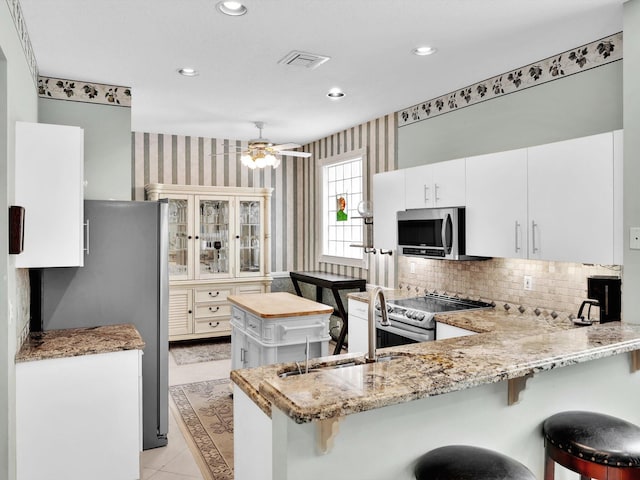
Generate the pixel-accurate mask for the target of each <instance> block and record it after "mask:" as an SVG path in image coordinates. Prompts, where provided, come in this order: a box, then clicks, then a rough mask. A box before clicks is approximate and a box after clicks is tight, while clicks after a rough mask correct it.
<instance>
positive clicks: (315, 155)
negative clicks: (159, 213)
mask: <svg viewBox="0 0 640 480" xmlns="http://www.w3.org/2000/svg"><path fill="white" fill-rule="evenodd" d="M395 138H396V120H395V114H390V115H387V116H385V117H381V118H378V119H375V120H372V121H370V122H367V123H364V124H362V125H358V126H356V127H352V128H349V129H347V130H343V131H341V132H338V133H335V134H333V135H331V136H329V137H326V138H323V139H320V140H317V141H315V142H313V143H311V144H309V145H305V146H304V148H303V150H304V151H307V152H311V153H312V156H311V157H310V158H296V157H283V160H282V163H281V164H280V166H279V167H278V168H277V169H275V170H274V169H264V170H259V169H256V170H253V171H251V170H249V169H247V168H245V167H243V166H241V165H240V158H239V155H234V154H228V153H225V152H227V151H228V149H229V148H228V147H229V146H231V147H240V148H246V146H247V142H244V141H242V142H241V141H235V140H227V139H215V138H203V137H189V136H179V135H168V134H156V133H145V132H133V134H132V155H133V172H132V183H133V192H132V198H134V199H135V200H143V199H144V186H145V185H146V184H147V183H169V184H178V185H213V186H232V187H261V188H262V187H266V188H269V187H271V188H273V189H274V190H273V197H272V204H271V237H272V244H271V250H272V251H271V259H272V265H271V271H272V272H288V271H292V270H293V271H296V270H323V271H327V272H331V273H340V274H345V275H351V276H357V277H365V278H367V280H368V282H369V283H373V284H376V285H386V286H393V285H394V284H395V269H396V259H395V258H394V257H389V256H388V255H384V256H381V255H379V254H375V255H374V254H369V269H368V271H367V270H364V269H360V268H355V267H343V266H338V265H331V264H319V263H318V261H317V249H318V246H319V245H318V243H319V242H318V233H319V232H317V225H318V222H317V221H316V203H317V201H319V199H318V197H317V182H318V181H319V179H317V178H316V177H317V173H316V165H317V162H318V160H320V159H324V158H327V157H331V156H333V155H339V154H342V153H345V152H349V151H352V150H357V149H360V148H366V149H367V154H368V156H367V160H368V164H367V165H365V172H364V173H365V178H366V182H365V185H364V193H365V198H370V193H371V177H372V175H373V174H375V173H378V172H383V171H387V170H394V169H395V168H396V154H395V150H396V144H395Z"/></svg>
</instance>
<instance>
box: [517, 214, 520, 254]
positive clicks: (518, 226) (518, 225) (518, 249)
mask: <svg viewBox="0 0 640 480" xmlns="http://www.w3.org/2000/svg"><path fill="white" fill-rule="evenodd" d="M519 228H520V222H518V220H516V253H518V252H519V251H520V245H518V229H519Z"/></svg>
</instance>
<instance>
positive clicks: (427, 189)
mask: <svg viewBox="0 0 640 480" xmlns="http://www.w3.org/2000/svg"><path fill="white" fill-rule="evenodd" d="M428 192H429V187H428V186H427V184H426V183H425V185H424V201H425V203H427V202H428V201H429V197H428V196H427V193H428Z"/></svg>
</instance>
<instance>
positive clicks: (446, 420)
mask: <svg viewBox="0 0 640 480" xmlns="http://www.w3.org/2000/svg"><path fill="white" fill-rule="evenodd" d="M436 320H438V321H441V322H444V323H449V324H451V325H454V326H458V327H461V328H466V329H473V328H475V329H476V330H477V331H478V333H479V334H478V335H473V336H467V337H460V338H453V339H449V340H442V341H437V342H428V343H420V344H412V345H405V346H400V347H392V348H389V349H383V350H380V351H379V352H380V354H382V355H387V356H391V360H389V361H383V362H379V363H373V364H365V363H364V360H363V355H362V354H359V353H352V354H348V355H341V356H334V357H331V358H327V359H319V360H318V362H317V363H318V364H319V366H322V365H327V366H330V365H331V364H337V363H338V364H339V363H345V362H351V363H355V365H353V366H348V367H344V368H337V369H332V368H323V369H319V370H317V371H313V372H310V373H308V374H304V375H292V376H288V377H285V378H281V377H280V376H279V374H281V373H282V372H286V371H290V370H293V369H294V367H293V366H292V365H286V364H285V365H274V366H265V367H261V368H257V369H251V370H236V371H233V372H232V374H231V378H232V380H233V381H234V382H235V384H236V388H235V392H236V394H235V396H234V408H237V410H236V411H235V413H236V418H237V419H238V422H240V424H242V422H243V421H242V418H250V417H249V416H247V417H245V416H244V412H245V411H251V409H253V410H255V411H258V412H260V413H261V414H262V415H263V417H265V418H267V419H268V417H267V416H266V415H265V414H264V413H263V412H268V411H270V412H271V418H270V421H269V422H268V426H269V427H270V430H269V431H268V432H266V431H265V432H263V434H262V436H260V435H257V436H253V437H252V441H253V442H255V443H256V446H258V445H257V443H259V441H258V440H257V438H262V439H263V442H262V443H263V445H262V447H263V450H264V451H268V458H267V459H265V461H264V462H263V464H262V468H263V474H262V478H265V477H264V470H267V471H272V472H273V473H272V477H271V478H274V479H275V478H277V479H285V480H286V479H293V478H307V479H321V478H324V477H326V475H327V473H328V472H331V475H332V477H334V478H339V479H341V478H344V479H351V478H367V479H380V480H382V479H388V478H394V479H407V480H408V479H411V478H412V463H413V462H414V461H415V459H417V458H418V456H420V455H421V454H422V453H424V452H426V451H428V450H430V449H432V448H436V447H439V446H443V445H447V444H471V445H477V446H483V447H486V448H492V449H495V450H498V451H501V452H503V453H505V454H506V455H509V456H512V457H513V458H515V459H517V460H519V461H520V462H522V463H524V464H525V465H527V466H528V467H529V468H530V469H531V470H532V471H533V472H534V473H535V474H536V475H537V476H538V477H539V478H542V471H543V464H544V461H543V458H544V457H543V440H542V435H541V430H540V428H541V423H542V421H543V420H544V419H545V418H546V417H548V416H550V415H552V414H553V413H556V412H558V411H563V410H570V409H585V410H593V411H601V412H605V413H609V414H611V415H616V416H620V417H622V418H626V419H627V420H629V421H631V422H634V423H637V424H640V411H638V409H637V401H638V399H639V398H640V375H639V374H638V373H637V372H636V371H637V370H638V368H640V365H639V363H640V362H639V361H638V353H637V352H638V349H640V326H634V325H629V324H624V323H620V322H612V323H607V324H603V325H593V326H590V327H580V328H577V327H574V326H573V324H572V323H571V322H568V321H564V322H563V321H557V322H556V321H554V320H545V319H540V318H538V317H535V316H529V315H520V314H514V313H511V314H510V313H508V312H503V311H495V310H485V311H475V312H470V313H458V314H452V315H441V316H440V315H439V316H437V317H436ZM623 354H625V355H623ZM257 405H259V406H260V407H261V408H262V410H259V409H258V407H257ZM263 425H267V423H265V424H263ZM238 433H239V434H240V435H241V436H242V437H248V436H249V431H248V430H247V425H244V426H243V425H238ZM266 433H270V435H267V434H266ZM237 441H239V442H242V441H243V438H238V440H237ZM332 443H333V444H332ZM244 463H245V462H243V459H242V457H236V465H237V468H236V478H237V479H238V480H243V479H244V478H249V477H248V476H247V477H245V476H244V475H245V471H246V470H245V467H244V466H243V467H240V464H244ZM254 466H257V465H254ZM238 467H239V468H238ZM253 473H255V472H253ZM558 478H569V477H568V476H567V475H566V472H560V471H558Z"/></svg>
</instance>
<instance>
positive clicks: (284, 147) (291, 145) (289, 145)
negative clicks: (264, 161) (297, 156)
mask: <svg viewBox="0 0 640 480" xmlns="http://www.w3.org/2000/svg"><path fill="white" fill-rule="evenodd" d="M301 146H302V145H298V144H297V143H281V144H280V145H274V146H272V147H269V148H271V149H272V150H287V149H289V148H300V147H301Z"/></svg>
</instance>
